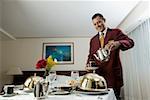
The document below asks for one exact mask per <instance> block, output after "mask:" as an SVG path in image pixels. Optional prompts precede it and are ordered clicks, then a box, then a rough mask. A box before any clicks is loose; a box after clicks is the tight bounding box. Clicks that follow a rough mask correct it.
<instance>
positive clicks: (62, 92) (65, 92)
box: [51, 91, 70, 95]
mask: <svg viewBox="0 0 150 100" xmlns="http://www.w3.org/2000/svg"><path fill="white" fill-rule="evenodd" d="M51 94H52V95H67V94H70V92H69V91H56V92H52V93H51Z"/></svg>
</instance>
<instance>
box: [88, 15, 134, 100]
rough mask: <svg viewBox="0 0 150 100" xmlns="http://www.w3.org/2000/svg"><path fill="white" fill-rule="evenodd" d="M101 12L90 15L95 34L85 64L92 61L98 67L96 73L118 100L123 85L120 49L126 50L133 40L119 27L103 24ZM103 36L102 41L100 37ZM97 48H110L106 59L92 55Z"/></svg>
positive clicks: (132, 44) (132, 43) (103, 19)
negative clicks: (111, 27)
mask: <svg viewBox="0 0 150 100" xmlns="http://www.w3.org/2000/svg"><path fill="white" fill-rule="evenodd" d="M105 21H106V20H105V18H104V17H103V15H102V14H99V13H96V14H95V15H93V17H92V22H93V25H94V27H95V29H96V30H97V32H98V33H97V34H96V35H95V36H94V37H92V38H91V40H90V49H89V55H88V60H87V64H89V61H91V60H92V61H94V62H95V63H96V66H97V67H98V69H97V70H96V73H97V74H99V75H100V76H103V77H104V78H105V79H106V82H107V86H108V88H113V89H114V92H115V95H116V97H117V99H118V100H119V95H120V89H121V87H122V86H123V75H122V65H121V61H120V57H119V52H120V50H122V51H124V50H128V49H130V48H132V47H133V46H134V42H133V40H132V39H130V38H129V37H128V36H127V35H125V34H124V33H123V32H122V31H121V30H120V29H110V28H108V27H107V26H106V24H105ZM102 36H103V38H104V39H103V41H101V40H100V38H101V37H102ZM99 48H105V49H107V50H110V55H109V59H108V60H104V61H101V60H99V59H97V58H96V57H95V56H94V55H95V54H96V52H97V50H98V49H99Z"/></svg>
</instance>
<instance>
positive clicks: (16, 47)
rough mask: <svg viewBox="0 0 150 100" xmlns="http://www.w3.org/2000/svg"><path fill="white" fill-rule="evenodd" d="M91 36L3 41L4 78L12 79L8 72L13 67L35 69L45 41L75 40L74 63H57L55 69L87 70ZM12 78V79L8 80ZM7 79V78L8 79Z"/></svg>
mask: <svg viewBox="0 0 150 100" xmlns="http://www.w3.org/2000/svg"><path fill="white" fill-rule="evenodd" d="M89 39H90V38H34V39H17V40H10V41H3V43H2V51H3V54H2V58H3V59H2V66H3V69H4V70H3V76H4V77H3V80H4V81H5V83H7V82H8V83H9V82H10V81H11V77H8V76H7V75H6V72H7V71H8V70H9V68H11V67H16V66H17V67H21V68H22V70H34V69H35V64H36V62H37V61H38V60H39V59H41V57H42V44H43V43H44V42H74V64H66V65H56V66H55V67H54V69H55V70H85V69H84V68H85V64H86V60H87V56H88V51H89ZM8 78H10V80H8ZM6 79H7V80H6Z"/></svg>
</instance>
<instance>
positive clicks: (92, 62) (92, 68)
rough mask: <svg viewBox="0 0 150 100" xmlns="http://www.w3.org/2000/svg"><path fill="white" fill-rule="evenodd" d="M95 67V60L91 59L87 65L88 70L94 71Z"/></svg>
mask: <svg viewBox="0 0 150 100" xmlns="http://www.w3.org/2000/svg"><path fill="white" fill-rule="evenodd" d="M97 68H98V67H96V64H95V61H93V60H91V61H89V64H88V65H87V69H88V70H92V72H93V73H95V70H96V69H97Z"/></svg>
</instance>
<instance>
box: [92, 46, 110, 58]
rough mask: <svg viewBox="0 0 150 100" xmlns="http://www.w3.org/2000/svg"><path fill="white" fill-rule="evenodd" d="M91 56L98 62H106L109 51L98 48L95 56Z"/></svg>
mask: <svg viewBox="0 0 150 100" xmlns="http://www.w3.org/2000/svg"><path fill="white" fill-rule="evenodd" d="M93 55H94V57H95V58H96V59H97V60H99V61H108V60H109V55H110V49H106V48H99V49H98V50H97V51H96V54H93Z"/></svg>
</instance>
